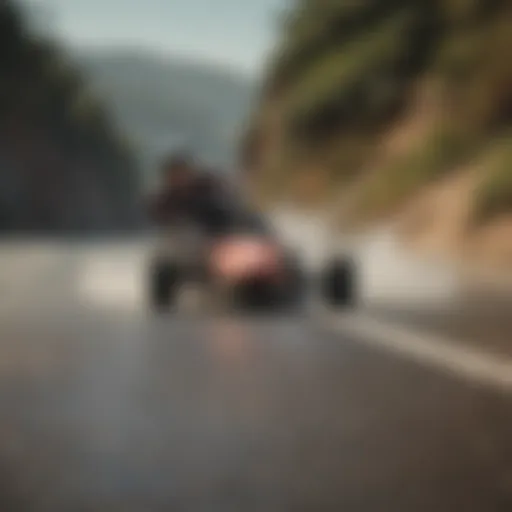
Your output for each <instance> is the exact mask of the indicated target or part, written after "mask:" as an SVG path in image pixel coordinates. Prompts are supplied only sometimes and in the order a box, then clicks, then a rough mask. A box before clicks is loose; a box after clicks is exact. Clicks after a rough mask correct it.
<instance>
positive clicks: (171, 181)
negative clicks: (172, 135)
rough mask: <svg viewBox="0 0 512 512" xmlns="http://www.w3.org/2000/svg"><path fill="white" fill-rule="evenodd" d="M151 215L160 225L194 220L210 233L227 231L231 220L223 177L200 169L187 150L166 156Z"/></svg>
mask: <svg viewBox="0 0 512 512" xmlns="http://www.w3.org/2000/svg"><path fill="white" fill-rule="evenodd" d="M150 215H151V218H152V220H153V221H154V222H155V223H156V224H157V225H159V226H168V225H169V224H172V223H175V222H180V221H192V222H194V223H196V224H197V225H199V226H200V227H201V228H203V229H204V230H205V231H206V232H208V233H210V234H215V233H218V232H220V231H222V230H225V229H226V228H227V226H228V225H229V222H230V217H231V215H230V213H229V208H227V204H226V194H225V193H224V190H223V186H222V180H220V179H219V178H218V177H217V176H216V175H215V174H214V173H212V172H204V171H201V169H200V168H199V166H198V164H197V163H196V161H195V159H194V158H193V157H192V156H191V155H190V154H189V153H186V152H180V153H177V154H174V155H171V156H170V157H168V158H166V159H165V160H164V162H163V164H162V182H161V184H160V187H159V191H158V193H157V194H156V196H155V197H154V198H153V200H152V201H151V205H150Z"/></svg>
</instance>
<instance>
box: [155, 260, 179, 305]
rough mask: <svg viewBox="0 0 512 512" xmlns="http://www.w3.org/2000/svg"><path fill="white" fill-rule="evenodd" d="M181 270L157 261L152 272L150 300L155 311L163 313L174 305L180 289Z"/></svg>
mask: <svg viewBox="0 0 512 512" xmlns="http://www.w3.org/2000/svg"><path fill="white" fill-rule="evenodd" d="M179 275H180V272H179V269H178V267H177V266H176V265H174V264H172V263H169V262H164V261H157V262H155V263H154V264H153V265H152V267H151V270H150V276H149V300H150V306H151V308H152V309H153V310H155V311H158V312H163V311H165V310H167V309H169V308H170V307H171V306H173V305H174V302H175V300H176V296H177V292H178V288H179Z"/></svg>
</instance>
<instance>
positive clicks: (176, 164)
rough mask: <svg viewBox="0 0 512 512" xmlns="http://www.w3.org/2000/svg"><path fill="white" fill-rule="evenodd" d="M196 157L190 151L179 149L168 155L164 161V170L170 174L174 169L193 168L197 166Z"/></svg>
mask: <svg viewBox="0 0 512 512" xmlns="http://www.w3.org/2000/svg"><path fill="white" fill-rule="evenodd" d="M195 164H196V163H195V159H194V158H193V156H192V154H191V153H190V152H188V151H184V150H182V151H177V152H174V153H172V154H170V155H167V156H166V157H165V158H164V159H163V162H162V172H163V173H164V174H168V173H169V172H172V171H173V170H174V169H179V170H181V169H184V168H187V169H192V168H194V167H195Z"/></svg>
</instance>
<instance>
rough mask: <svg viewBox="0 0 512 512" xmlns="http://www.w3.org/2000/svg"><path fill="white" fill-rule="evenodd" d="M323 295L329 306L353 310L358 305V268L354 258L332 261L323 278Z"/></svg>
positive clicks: (321, 285) (321, 284) (321, 286)
mask: <svg viewBox="0 0 512 512" xmlns="http://www.w3.org/2000/svg"><path fill="white" fill-rule="evenodd" d="M320 288H321V294H322V297H323V299H325V301H326V302H327V304H328V305H329V306H334V307H343V308H353V307H355V306H356V305H357V268H356V264H355V262H354V261H353V260H352V258H349V257H343V258H336V259H335V260H333V261H331V262H330V263H329V264H328V265H327V267H326V269H325V271H324V272H323V275H322V277H321V283H320Z"/></svg>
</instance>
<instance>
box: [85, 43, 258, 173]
mask: <svg viewBox="0 0 512 512" xmlns="http://www.w3.org/2000/svg"><path fill="white" fill-rule="evenodd" d="M76 57H77V59H78V61H79V62H80V63H81V66H82V67H83V69H84V70H85V72H86V73H87V77H88V79H89V81H90V83H91V84H92V86H93V87H94V89H95V90H96V91H97V93H98V95H99V96H101V97H102V98H105V99H106V100H107V102H108V103H109V104H110V105H111V109H112V113H113V114H114V117H115V118H116V119H117V121H118V123H119V124H120V125H121V128H122V129H123V130H124V131H125V132H126V133H127V135H128V137H129V138H130V139H132V141H133V142H134V143H135V144H136V145H137V146H138V148H139V149H140V150H141V156H142V158H143V163H144V164H145V165H151V164H152V163H153V162H154V159H155V158H156V157H158V156H159V155H160V154H161V153H162V152H165V151H166V150H168V148H170V147H172V146H173V145H175V144H176V145H181V144H185V145H186V146H187V147H190V148H191V149H193V150H194V151H196V152H197V153H198V155H199V156H200V157H201V158H204V159H205V160H207V161H208V163H211V164H212V165H221V166H230V165H232V163H233V161H234V154H235V148H236V145H237V143H238V139H239V136H240V133H241V132H242V131H243V126H244V123H245V121H246V118H247V116H248V114H249V112H250V111H251V108H252V107H253V105H252V100H253V97H254V94H255V90H256V87H255V84H253V83H252V82H251V80H250V79H248V78H247V77H245V76H244V75H242V74H237V73H236V72H234V71H232V70H230V69H227V68H222V67H220V66H215V65H212V64H206V63H202V62H195V61H190V60H186V59H180V58H175V57H162V56H159V55H158V54H154V53H151V52H150V51H143V50H139V49H131V48H121V49H108V50H105V49H102V50H95V51H87V52H85V51H81V52H79V54H78V55H76Z"/></svg>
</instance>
